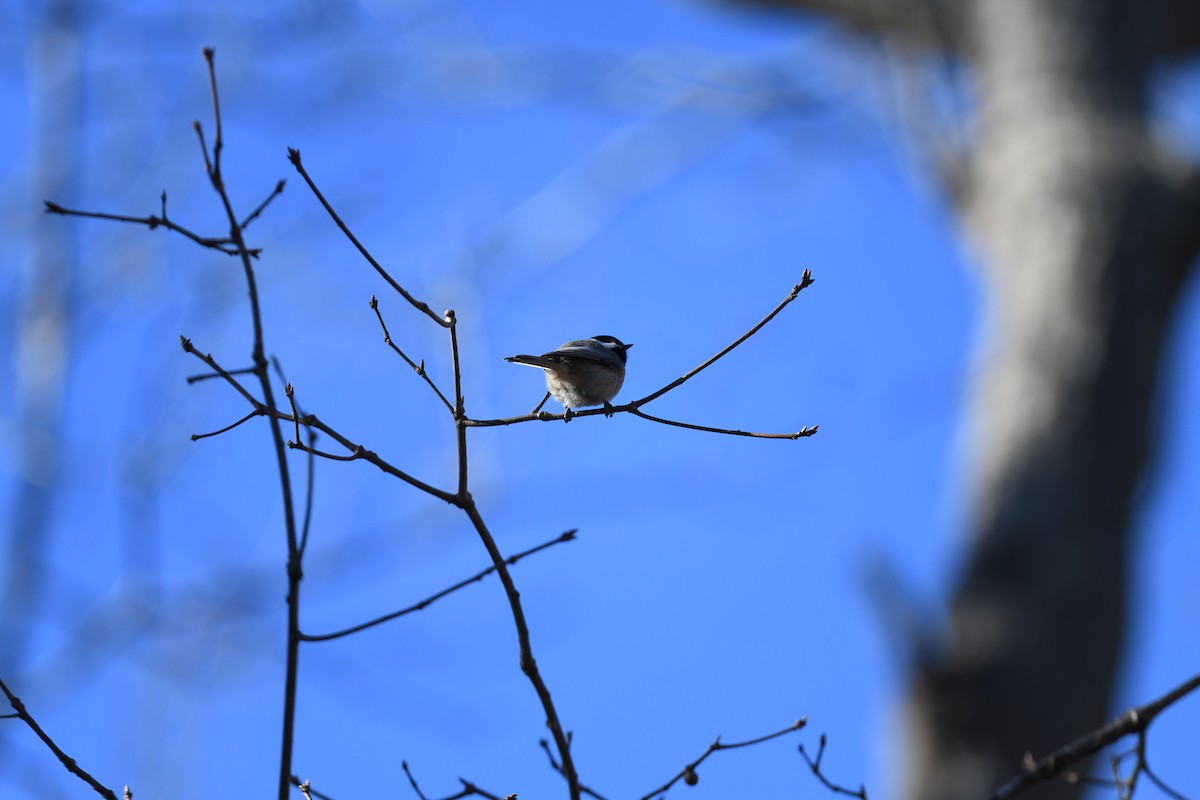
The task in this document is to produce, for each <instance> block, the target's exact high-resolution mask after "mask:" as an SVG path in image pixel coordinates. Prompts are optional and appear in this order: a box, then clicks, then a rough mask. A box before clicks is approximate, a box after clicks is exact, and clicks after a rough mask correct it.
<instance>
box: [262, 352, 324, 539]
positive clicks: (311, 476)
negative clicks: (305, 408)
mask: <svg viewBox="0 0 1200 800" xmlns="http://www.w3.org/2000/svg"><path fill="white" fill-rule="evenodd" d="M271 366H272V367H273V368H274V369H275V374H276V375H277V376H278V377H279V382H280V383H282V384H283V387H284V394H286V395H287V398H288V403H289V404H290V405H291V407H292V415H293V417H294V416H296V415H297V413H298V411H299V408H300V407H299V406H298V405H297V404H296V398H295V392H294V391H293V389H292V384H291V383H290V382H289V381H288V379H287V376H286V375H284V374H283V366H282V365H281V364H280V363H279V359H278V358H276V357H275V356H271ZM305 431H306V432H307V433H308V446H309V448H310V449H312V448H313V445H314V444H315V443H316V441H317V432H316V431H314V430H313V429H312V428H305ZM296 439H297V441H299V439H300V426H299V425H297V426H296ZM307 455H308V458H306V459H305V462H306V464H305V466H306V468H307V469H306V474H305V481H304V523H303V525H301V526H300V545H299V546H298V547H297V551H298V555H299V557H300V558H301V559H303V558H304V551H305V550H306V549H307V548H308V530H309V526H310V525H311V524H312V510H313V486H314V484H315V481H316V461H317V458H316V456H315V455H313V454H312V453H308V454H307Z"/></svg>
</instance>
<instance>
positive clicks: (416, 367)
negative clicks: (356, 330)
mask: <svg viewBox="0 0 1200 800" xmlns="http://www.w3.org/2000/svg"><path fill="white" fill-rule="evenodd" d="M371 310H372V311H374V312H375V317H376V319H378V320H379V327H380V328H383V341H384V343H385V344H387V346H388V347H390V348H392V349H393V350H395V351H396V355H398V356H400V357H401V358H402V359H404V363H405V364H408V365H409V366H410V367H412V369H413V372H415V373H417V374H418V375H420V376H421V377H422V378H424V379H425V383H427V384H429V388H430V389H433V391H434V394H436V395H437V396H438V398H439V399H440V400H441V401H442V403H443V404H445V406H446V410H447V411H449V412H450V413H451V414H453V413H454V406H452V405H450V401H449V400H447V399H446V395H444V394H442V390H441V389H439V388H438V387H437V385H436V384H434V382H433V380H432V379H431V378H430V377H429V373H428V372H426V371H425V360H424V359H421V363H420V364H416V363H414V362H413V360H412V359H411V358H409V357H408V356H407V355H405V354H404V351H403V350H401V349H400V348H399V347H398V346H397V345H396V343H395V342H393V341H392V334H391V333H389V332H388V329H387V325H386V324H385V323H384V321H383V314H382V313H380V311H379V301H378V300H376V299H375V295H371Z"/></svg>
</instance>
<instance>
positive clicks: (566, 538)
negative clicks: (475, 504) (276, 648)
mask: <svg viewBox="0 0 1200 800" xmlns="http://www.w3.org/2000/svg"><path fill="white" fill-rule="evenodd" d="M575 534H576V531H575V530H569V531H567V532H566V533H564V534H562V535H560V536H558V537H556V538H554V539H551V540H550V541H548V542H543V543H542V544H539V545H538V546H537V547H531V548H529V549H528V550H523V551H522V552H520V553H517V554H516V555H512V556H509V557H508V558H506V559H504V563H506V564H508V565H509V566H512V565H513V564H516V563H517V562H518V561H520V560H521V559H523V558H525V557H526V556H531V555H533V554H534V553H538V552H541V551H542V550H545V549H547V548H549V547H553V546H554V545H556V544H562V543H563V542H571V541H574V540H575ZM495 571H496V567H495V565H492V566H490V567H488V568H487V569H485V570H483V571H481V572H477V573H476V574H474V575H472V576H471V577H469V578H465V579H464V580H461V581H459V582H458V583H456V584H454V585H452V586H448V587H446V588H445V589H442V590H441V591H440V592H437V593H436V594H432V595H430V596H429V597H426V598H425V599H424V600H422V601H420V602H418V603H414V604H413V605H411V606H408V607H406V608H402V609H400V610H399V611H393V612H392V613H390V614H384V615H383V616H382V617H376V618H375V619H373V620H370V621H368V622H364V623H361V624H359V625H354V626H352V627H349V628H345V629H343V630H340V631H334V632H333V633H322V634H307V633H302V634H300V639H301V641H305V642H328V641H331V640H333V639H340V638H341V637H343V636H349V635H350V634H352V633H358V632H359V631H364V630H366V629H367V628H373V627H375V626H376V625H381V624H383V623H384V622H390V621H391V620H394V619H398V618H399V617H403V616H404V615H406V614H411V613H413V612H414V611H422V610H424V609H425V608H426V607H428V606H429V605H431V604H433V603H435V602H437V601H438V600H441V599H442V598H443V597H445V596H446V595H449V594H452V593H454V592H457V591H458V590H459V589H463V588H465V587H467V586H470V585H471V584H472V583H478V582H479V581H481V580H483V579H484V578H486V577H487V576H488V575H491V574H492V573H493V572H495Z"/></svg>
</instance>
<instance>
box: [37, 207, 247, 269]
mask: <svg viewBox="0 0 1200 800" xmlns="http://www.w3.org/2000/svg"><path fill="white" fill-rule="evenodd" d="M43 202H44V203H45V205H46V213H47V214H58V215H59V216H63V217H85V218H88V219H106V220H111V221H113V222H131V223H133V224H135V225H145V226H146V227H147V228H149V229H150V230H154V229H155V228H158V227H160V226H161V227H163V228H166V229H167V230H170V231H175V232H176V233H181V234H183V235H184V236H186V237H187V238H189V239H191V240H192V241H193V242H195V243H196V244H198V245H200V246H201V247H207V248H209V249H210V250H219V251H221V252H222V253H225V254H226V255H230V256H236V255H238V249H237V247H236V246H235V245H234V243H233V241H232V240H231V239H228V238H217V237H207V236H201V235H199V234H197V233H193V232H192V231H190V230H188V229H187V228H185V227H183V226H182V225H178V224H176V223H174V222H172V221H171V220H169V219H167V218H166V216H165V215H164V216H158V215H157V214H150V215H148V216H145V217H131V216H128V215H125V214H106V213H104V212H101V211H78V210H76V209H73V208H65V207H63V206H60V205H59V204H58V203H54V202H51V201H50V200H44V201H43ZM248 253H249V255H251V256H252V257H254V258H258V256H259V253H260V251H259V250H251V251H248Z"/></svg>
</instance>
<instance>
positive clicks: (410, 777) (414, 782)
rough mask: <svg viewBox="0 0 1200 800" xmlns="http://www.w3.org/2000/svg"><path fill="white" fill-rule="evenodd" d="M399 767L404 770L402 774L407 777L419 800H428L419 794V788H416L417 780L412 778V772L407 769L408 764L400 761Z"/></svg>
mask: <svg viewBox="0 0 1200 800" xmlns="http://www.w3.org/2000/svg"><path fill="white" fill-rule="evenodd" d="M400 766H401V767H402V768H403V769H404V774H405V775H407V776H408V782H409V784H411V785H412V788H413V791H414V792H416V793H417V797H418V798H420V800H429V798H428V797H426V796H425V795H424V794H423V793H422V792H421V787H420V786H417V779H416V778H414V777H413V774H412V771H411V770H410V769H409V768H408V762H407V761H401V762H400Z"/></svg>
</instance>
